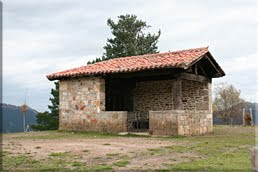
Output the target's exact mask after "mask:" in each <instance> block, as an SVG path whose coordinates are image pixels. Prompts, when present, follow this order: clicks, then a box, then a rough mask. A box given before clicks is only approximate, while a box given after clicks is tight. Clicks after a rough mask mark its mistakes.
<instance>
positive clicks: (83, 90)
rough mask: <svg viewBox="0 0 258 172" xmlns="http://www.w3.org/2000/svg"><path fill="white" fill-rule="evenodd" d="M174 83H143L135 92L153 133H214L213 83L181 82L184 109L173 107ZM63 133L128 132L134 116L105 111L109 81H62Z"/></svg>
mask: <svg viewBox="0 0 258 172" xmlns="http://www.w3.org/2000/svg"><path fill="white" fill-rule="evenodd" d="M173 82H175V81H174V80H157V81H141V82H139V83H137V84H136V88H135V89H134V93H135V95H134V108H135V111H142V112H144V114H145V113H148V115H149V131H150V132H151V133H153V134H157V135H198V134H205V133H208V132H212V114H211V83H209V82H198V81H191V80H185V79H182V80H180V82H181V84H180V85H181V88H180V89H181V92H180V94H181V96H180V97H181V100H180V101H181V104H182V106H181V108H182V109H176V110H175V107H174V106H173V94H172V92H173ZM59 94H60V95H59V96H60V107H59V109H60V118H59V120H60V121H59V129H60V130H86V131H107V132H115V133H117V132H126V131H128V126H129V125H128V122H132V120H131V121H130V120H129V119H130V116H128V115H130V114H131V113H128V112H127V111H105V79H103V78H101V77H84V78H80V79H68V80H61V81H60V93H59Z"/></svg>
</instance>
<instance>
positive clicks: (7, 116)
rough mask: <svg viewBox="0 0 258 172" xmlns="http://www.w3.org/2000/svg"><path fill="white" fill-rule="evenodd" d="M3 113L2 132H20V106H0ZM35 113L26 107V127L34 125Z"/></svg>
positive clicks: (21, 123)
mask: <svg viewBox="0 0 258 172" xmlns="http://www.w3.org/2000/svg"><path fill="white" fill-rule="evenodd" d="M0 106H1V108H2V111H3V132H4V133H10V132H22V131H23V122H22V112H21V107H20V106H15V105H10V104H4V103H3V104H0ZM37 113H38V112H37V111H36V110H34V109H32V108H30V107H28V111H27V114H26V126H27V125H31V124H36V115H37Z"/></svg>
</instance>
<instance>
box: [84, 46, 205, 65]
mask: <svg viewBox="0 0 258 172" xmlns="http://www.w3.org/2000/svg"><path fill="white" fill-rule="evenodd" d="M202 49H207V50H208V49H209V46H206V47H199V48H189V49H183V50H175V51H168V52H162V53H151V54H143V55H134V56H124V57H115V58H112V59H108V60H104V61H100V62H96V63H94V64H97V63H101V62H106V61H109V60H119V59H126V58H132V57H145V56H155V55H163V54H174V53H180V52H184V51H194V50H202ZM94 64H89V65H85V66H90V65H94ZM81 67H83V66H81Z"/></svg>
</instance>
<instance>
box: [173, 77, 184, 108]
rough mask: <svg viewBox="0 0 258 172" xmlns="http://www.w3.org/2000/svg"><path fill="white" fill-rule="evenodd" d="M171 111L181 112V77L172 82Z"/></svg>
mask: <svg viewBox="0 0 258 172" xmlns="http://www.w3.org/2000/svg"><path fill="white" fill-rule="evenodd" d="M172 82H173V83H172V99H173V110H183V103H182V97H181V96H182V87H181V83H182V82H181V77H180V76H178V77H177V78H176V79H173V80H172Z"/></svg>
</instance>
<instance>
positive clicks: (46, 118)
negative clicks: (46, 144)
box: [31, 82, 59, 130]
mask: <svg viewBox="0 0 258 172" xmlns="http://www.w3.org/2000/svg"><path fill="white" fill-rule="evenodd" d="M51 95H52V97H50V99H49V100H50V101H51V105H49V106H48V109H49V110H50V112H48V111H45V112H43V113H38V114H37V124H36V125H32V126H31V128H32V129H33V130H56V129H58V122H59V82H55V88H53V89H51Z"/></svg>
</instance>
